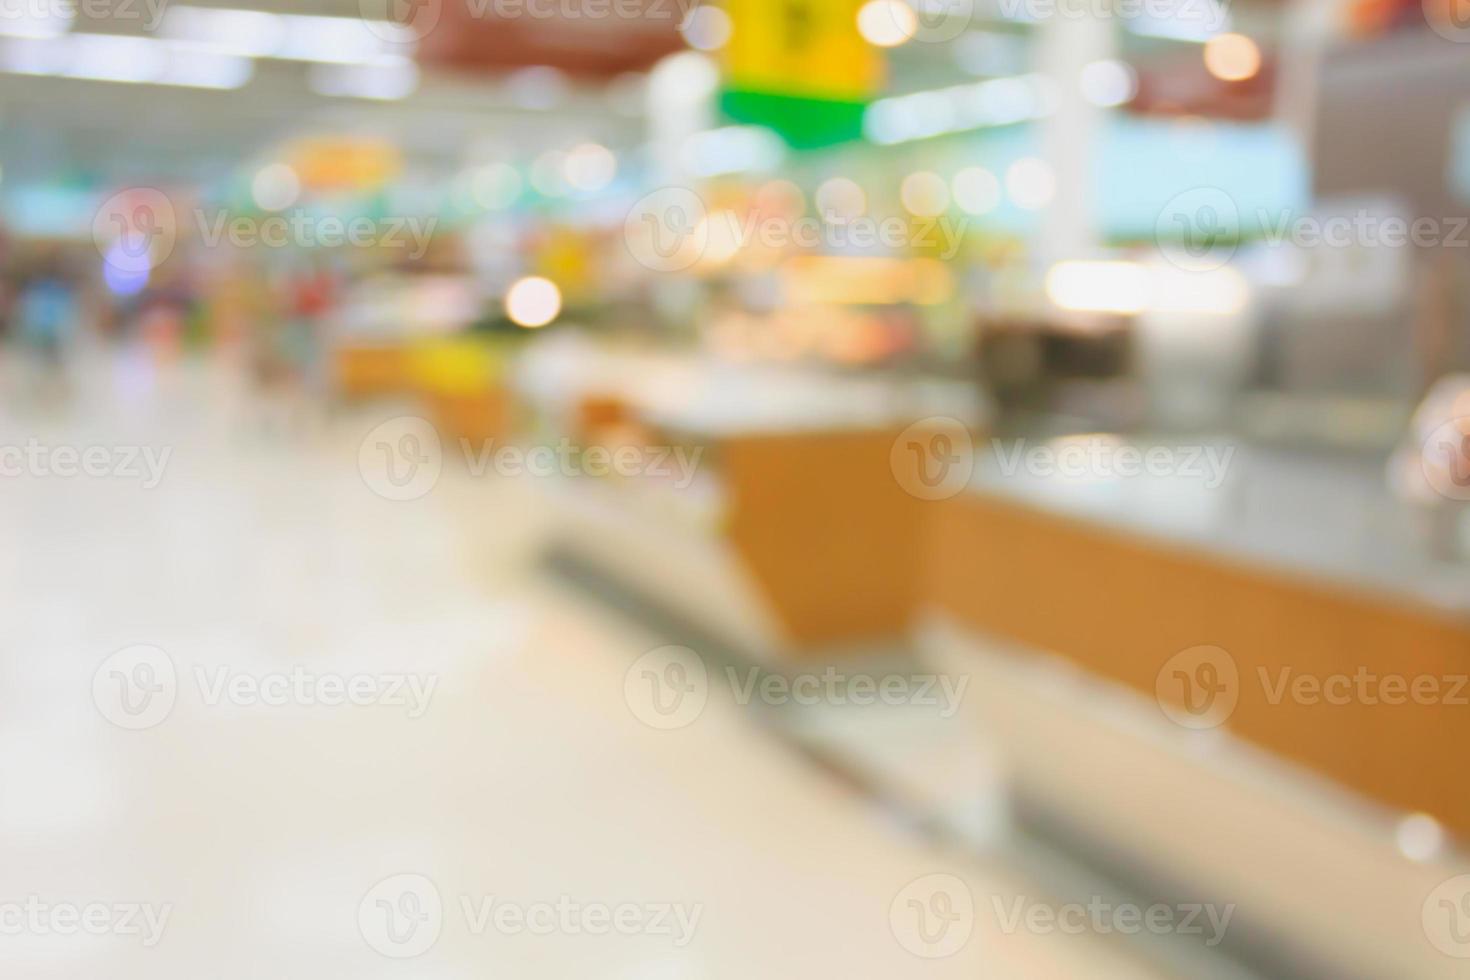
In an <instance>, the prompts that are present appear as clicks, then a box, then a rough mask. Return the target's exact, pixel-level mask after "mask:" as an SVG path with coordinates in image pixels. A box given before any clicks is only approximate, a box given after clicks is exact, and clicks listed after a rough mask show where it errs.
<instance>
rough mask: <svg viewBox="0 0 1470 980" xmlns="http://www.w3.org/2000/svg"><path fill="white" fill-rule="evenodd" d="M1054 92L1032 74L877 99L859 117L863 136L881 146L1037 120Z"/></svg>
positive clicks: (1049, 84)
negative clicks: (861, 118) (861, 121)
mask: <svg viewBox="0 0 1470 980" xmlns="http://www.w3.org/2000/svg"><path fill="white" fill-rule="evenodd" d="M1054 88H1055V83H1054V82H1053V81H1052V80H1051V79H1049V78H1047V77H1046V76H1044V75H1041V74H1036V73H1033V74H1029V75H1015V76H1011V77H1008V78H992V79H989V80H988V81H984V82H976V83H975V84H973V85H955V86H952V87H950V88H942V89H929V90H927V91H923V92H913V93H911V94H909V95H897V96H893V97H892V98H887V99H879V100H878V101H876V102H874V103H873V104H872V105H870V106H868V108H867V111H866V112H865V113H864V114H863V133H864V134H865V135H866V136H867V137H868V139H870V140H872V141H873V142H874V143H880V144H883V145H885V146H887V145H892V144H894V143H907V142H909V141H911V140H920V139H929V138H930V137H933V136H943V135H946V134H949V133H961V132H965V131H967V130H971V129H983V128H985V127H987V126H1006V125H1009V124H1011V123H1018V122H1025V121H1027V120H1031V119H1040V118H1041V117H1042V116H1045V115H1047V114H1049V113H1050V112H1051V111H1052V109H1053V107H1054V105H1055V101H1056V96H1055V91H1054Z"/></svg>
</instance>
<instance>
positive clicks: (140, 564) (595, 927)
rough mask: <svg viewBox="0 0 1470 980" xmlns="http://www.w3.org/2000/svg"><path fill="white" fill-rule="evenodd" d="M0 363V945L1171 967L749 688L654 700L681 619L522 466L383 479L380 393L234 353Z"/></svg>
mask: <svg viewBox="0 0 1470 980" xmlns="http://www.w3.org/2000/svg"><path fill="white" fill-rule="evenodd" d="M4 375H5V386H4V392H3V396H0V398H3V402H4V405H3V416H0V447H22V449H25V448H26V447H28V446H29V447H30V448H29V449H28V450H27V451H28V452H29V456H27V457H25V458H24V459H21V458H19V457H18V456H17V455H16V453H14V452H10V453H8V454H4V450H3V448H0V466H3V467H4V468H5V475H4V477H3V479H0V595H3V607H0V637H3V640H0V868H3V869H4V871H3V874H0V976H4V977H15V978H26V980H40V978H52V977H67V978H88V980H101V978H119V980H124V978H143V977H147V978H150V980H158V978H170V980H171V978H180V980H184V978H188V980H204V978H210V980H230V978H271V980H330V978H344V980H345V978H352V980H371V978H377V977H403V978H414V980H458V978H472V977H473V978H479V977H514V978H521V977H525V978H535V977H557V978H565V977H579V978H599V977H608V978H614V977H616V978H635V977H636V978H642V977H647V978H684V977H688V978H701V980H703V978H747V977H749V978H754V977H760V978H763V980H775V978H784V977H791V978H802V980H808V978H814V977H844V978H849V980H855V978H869V977H871V978H884V980H888V978H894V977H934V978H949V977H953V978H960V977H966V978H973V977H982V976H983V977H995V978H1006V980H1009V978H1025V977H1048V978H1050V977H1087V978H1090V980H1095V978H1103V977H1135V976H1151V975H1154V974H1149V973H1145V972H1141V971H1140V970H1139V969H1138V968H1137V967H1136V966H1134V965H1132V964H1130V963H1129V962H1128V961H1127V960H1126V959H1125V958H1124V956H1123V952H1124V951H1121V950H1120V949H1119V947H1117V946H1115V945H1114V944H1113V942H1112V941H1109V940H1105V939H1101V938H1099V937H1096V936H1093V935H1063V934H1060V933H1048V934H1030V933H1027V932H1026V931H1025V930H1024V929H1013V930H1012V931H1009V932H1007V931H1005V930H1003V928H1002V924H1001V922H1000V921H999V920H1000V918H1002V917H1001V916H999V915H998V914H997V911H996V910H997V908H999V907H1000V905H1004V906H1005V907H1006V908H1011V907H1012V903H1013V902H1014V901H1015V900H1016V899H1018V898H1023V899H1030V900H1032V901H1040V900H1042V899H1043V898H1044V896H1040V895H1033V894H1031V892H1030V886H1029V885H1028V883H1027V882H1025V881H1019V880H1015V879H1013V878H1007V877H1004V876H1001V875H1000V874H998V873H996V872H993V871H991V870H988V869H986V868H985V867H983V866H979V865H976V864H974V863H973V862H971V861H969V860H967V859H965V858H963V857H961V856H958V855H955V854H947V853H943V852H940V851H936V850H931V849H928V848H926V847H925V846H923V845H922V844H921V843H919V842H917V841H916V840H914V839H913V838H910V837H907V836H905V834H904V833H903V832H902V831H901V830H899V829H898V828H895V827H894V826H892V825H891V824H890V823H887V822H884V821H883V820H881V819H879V818H878V817H876V816H875V813H874V811H873V810H872V808H870V807H868V806H866V805H864V804H863V803H862V802H861V801H860V800H858V799H856V798H854V797H853V796H852V795H850V793H849V792H848V791H847V790H845V789H844V788H843V787H842V786H840V785H839V784H837V783H836V782H835V781H833V780H831V779H830V778H829V777H827V776H824V775H823V774H822V773H821V772H820V771H817V770H815V769H814V768H812V767H811V766H810V765H809V764H808V763H807V762H806V761H804V760H803V759H802V758H801V757H800V756H799V755H797V754H795V753H793V752H791V751H790V750H789V749H788V748H787V747H786V746H784V745H783V744H782V743H780V742H779V741H778V740H776V739H773V738H771V737H770V736H769V735H768V734H767V733H765V732H763V731H762V730H761V729H760V728H759V727H758V726H755V725H753V724H752V723H751V721H750V719H749V718H748V717H747V716H745V715H742V714H741V713H740V712H739V711H737V710H736V709H735V707H734V706H733V705H724V704H722V703H721V702H719V701H718V700H716V699H711V701H710V702H709V704H708V706H707V707H706V709H705V711H704V712H703V714H702V715H701V716H700V717H699V718H698V720H697V722H695V723H693V724H690V725H688V726H686V727H683V728H680V729H678V730H668V731H665V730H658V729H655V728H653V727H650V726H649V725H647V724H645V723H644V722H643V721H641V720H640V718H639V716H638V713H637V712H635V711H634V710H630V704H629V701H628V696H627V694H626V693H625V678H626V675H627V674H628V672H629V667H630V665H632V664H633V663H634V661H635V660H636V659H637V658H638V657H639V656H640V655H641V654H643V653H644V652H646V651H648V650H650V649H652V648H654V647H657V646H658V645H659V644H660V643H662V642H663V640H662V639H661V638H660V637H658V636H655V635H653V634H651V633H645V632H643V631H641V630H640V629H639V628H637V627H636V626H635V625H633V624H632V623H631V622H630V621H628V620H627V619H624V618H622V617H619V616H617V615H615V614H613V613H612V612H610V611H608V610H607V609H606V608H605V607H602V606H599V605H597V604H595V603H593V602H591V601H589V600H588V599H587V598H585V597H584V596H582V595H581V594H579V593H578V592H577V591H575V590H574V589H572V588H570V587H569V586H566V585H564V584H560V583H559V582H558V581H557V580H555V579H553V578H550V577H548V576H546V575H545V574H544V573H541V572H538V571H537V570H536V564H535V560H534V559H535V557H536V554H537V548H538V545H539V543H540V541H541V537H542V534H543V531H544V529H545V526H546V522H547V521H548V520H550V518H549V517H548V516H547V515H546V513H545V512H544V509H543V508H542V506H541V504H540V503H539V491H538V489H537V487H535V486H534V485H533V484H532V483H529V482H525V481H507V480H503V479H502V480H499V481H496V480H494V479H490V478H479V479H475V478H471V477H469V476H468V475H466V474H464V473H460V472H458V471H455V470H454V469H453V468H450V467H446V470H445V472H444V475H443V477H442V478H441V479H440V481H439V483H438V485H437V486H436V487H435V488H434V490H433V491H432V492H430V493H429V494H427V495H426V496H424V497H422V498H421V499H418V500H414V501H404V502H395V501H390V500H385V499H382V498H381V497H380V496H378V495H376V494H375V493H373V492H372V491H371V490H370V489H369V487H368V486H367V485H366V483H365V482H364V480H363V478H362V475H361V473H360V472H359V467H358V462H359V459H358V449H359V445H360V442H361V440H362V437H363V434H364V433H365V432H366V431H368V429H369V428H371V426H372V425H373V422H374V418H373V417H370V416H369V415H363V416H356V415H354V416H350V417H339V418H337V419H335V420H333V421H332V422H331V423H330V424H327V425H325V426H323V427H320V428H316V429H314V430H313V431H312V433H311V434H308V435H302V434H300V433H297V432H295V431H294V430H293V428H292V425H291V424H290V421H289V420H288V419H285V418H284V417H283V416H282V414H281V413H279V412H275V411H269V410H267V408H268V407H267V406H263V405H262V404H260V403H258V402H257V401H256V399H255V398H254V396H252V395H249V394H248V393H246V391H245V389H244V387H243V386H242V385H239V384H237V383H236V382H235V381H234V380H233V378H234V374H233V373H232V372H230V371H228V370H225V369H222V368H220V367H219V366H218V365H214V366H201V365H190V366H186V367H176V368H171V369H166V370H161V369H159V368H157V367H156V366H155V365H154V364H153V363H152V362H151V361H150V359H149V358H147V357H146V356H143V355H127V356H121V357H106V358H94V359H92V360H91V361H89V362H88V365H87V366H85V367H74V368H73V374H72V383H71V388H72V391H71V394H70V396H68V397H63V396H58V395H55V394H54V393H51V392H49V391H48V390H47V389H46V388H44V387H43V388H40V389H38V388H37V386H36V385H35V384H34V378H32V377H31V376H30V375H29V374H27V373H25V371H24V370H23V369H22V367H21V366H20V365H17V364H16V363H14V357H13V355H11V356H8V358H7V363H6V366H5V372H4ZM385 413H386V414H392V411H391V409H385V410H384V411H383V412H379V417H381V416H382V415H383V414H385ZM66 447H73V448H75V450H76V454H77V458H78V459H81V460H84V461H85V460H88V459H90V460H91V463H90V464H89V465H90V466H91V469H92V471H93V475H90V476H89V475H86V473H79V474H78V475H75V476H64V475H58V472H57V471H61V472H67V471H69V470H70V468H72V467H77V466H80V465H81V464H79V463H78V461H77V459H70V458H69V454H68V453H67V452H65V448H66ZM90 447H102V448H103V449H104V450H105V453H93V454H91V455H90V456H88V454H87V450H88V449H89V448H90ZM133 449H137V450H138V452H137V454H136V456H131V455H130V453H131V451H132V450H133ZM145 449H146V450H149V451H151V452H153V454H154V455H153V456H152V457H149V456H147V455H146V453H145V452H144V450H145ZM165 451H167V452H168V453H169V455H168V456H167V457H166V458H165V457H163V456H162V454H163V453H164V452H165ZM150 459H151V460H152V463H153V465H154V467H155V469H154V471H153V473H154V475H156V476H158V477H159V479H157V481H156V486H149V484H150V483H151V482H153V480H152V479H151V477H150V475H149V473H150V471H149V469H148V465H147V463H148V461H149V460H150ZM933 875H953V876H955V877H954V878H937V879H936V878H932V877H929V876H933ZM958 882H962V883H963V884H962V885H958V888H957V887H956V886H957V884H958ZM965 892H967V894H966V893H965ZM967 901H972V902H973V910H974V911H973V915H972V916H968V915H965V911H966V910H965V909H964V908H963V907H962V906H964V904H965V902H967ZM971 919H973V929H971V928H970V920H971ZM953 923H960V926H959V927H955V928H951V927H950V926H951V925H952V924H953ZM936 952H943V953H949V954H951V955H947V956H944V957H941V958H930V957H928V956H926V955H921V954H927V953H936Z"/></svg>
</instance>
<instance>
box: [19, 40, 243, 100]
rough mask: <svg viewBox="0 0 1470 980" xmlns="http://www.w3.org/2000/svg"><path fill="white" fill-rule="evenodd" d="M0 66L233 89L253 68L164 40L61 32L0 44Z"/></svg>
mask: <svg viewBox="0 0 1470 980" xmlns="http://www.w3.org/2000/svg"><path fill="white" fill-rule="evenodd" d="M0 70H3V71H7V72H11V73H14V74H21V75H38V76H47V77H52V78H77V79H86V80H90V81H98V82H127V83H133V84H140V83H146V84H153V85H180V86H185V87H189V88H215V89H232V88H239V87H240V86H242V85H244V84H245V83H246V82H248V81H250V78H251V76H252V75H253V74H254V71H255V66H254V63H253V62H252V61H251V60H250V59H249V58H240V57H235V56H232V55H215V54H204V53H202V52H199V51H195V50H191V49H189V48H187V47H180V46H178V45H175V44H172V43H170V42H168V41H159V40H155V39H153V38H148V37H135V36H129V35H120V34H66V35H62V36H61V37H54V38H45V39H25V40H21V39H6V40H4V41H3V42H0Z"/></svg>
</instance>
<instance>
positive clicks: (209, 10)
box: [161, 6, 416, 65]
mask: <svg viewBox="0 0 1470 980" xmlns="http://www.w3.org/2000/svg"><path fill="white" fill-rule="evenodd" d="M161 33H162V34H163V36H164V37H166V38H169V39H170V40H174V41H179V42H184V43H188V44H196V45H199V46H200V47H203V48H206V49H208V50H211V51H216V52H219V53H222V54H234V55H242V56H248V57H252V58H281V59H285V60H288V61H313V62H320V63H324V64H342V65H367V64H375V63H378V62H379V61H380V60H381V59H382V58H384V57H386V56H391V55H404V54H408V53H411V52H412V51H413V49H414V46H415V41H416V38H415V36H414V33H413V32H412V31H411V30H409V29H408V28H406V27H404V26H402V25H400V24H392V23H389V22H388V21H368V20H363V19H361V18H357V17H318V16H315V15H307V14H273V13H266V12H264V11H260V10H234V9H225V8H213V7H188V6H183V7H170V8H169V10H168V12H167V13H165V14H164V17H163V25H162V28H161Z"/></svg>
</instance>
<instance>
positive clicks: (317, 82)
mask: <svg viewBox="0 0 1470 980" xmlns="http://www.w3.org/2000/svg"><path fill="white" fill-rule="evenodd" d="M306 80H307V84H308V85H310V86H311V90H312V91H313V92H316V93H317V94H318V95H332V96H347V97H349V98H356V99H382V100H390V99H403V98H407V97H408V96H410V95H412V94H413V92H414V90H415V89H417V88H418V87H419V68H418V65H416V64H414V63H413V59H412V58H403V57H393V56H389V57H386V58H379V59H378V60H377V62H375V63H374V64H368V65H312V66H311V71H310V72H308V73H307V76H306Z"/></svg>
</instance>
